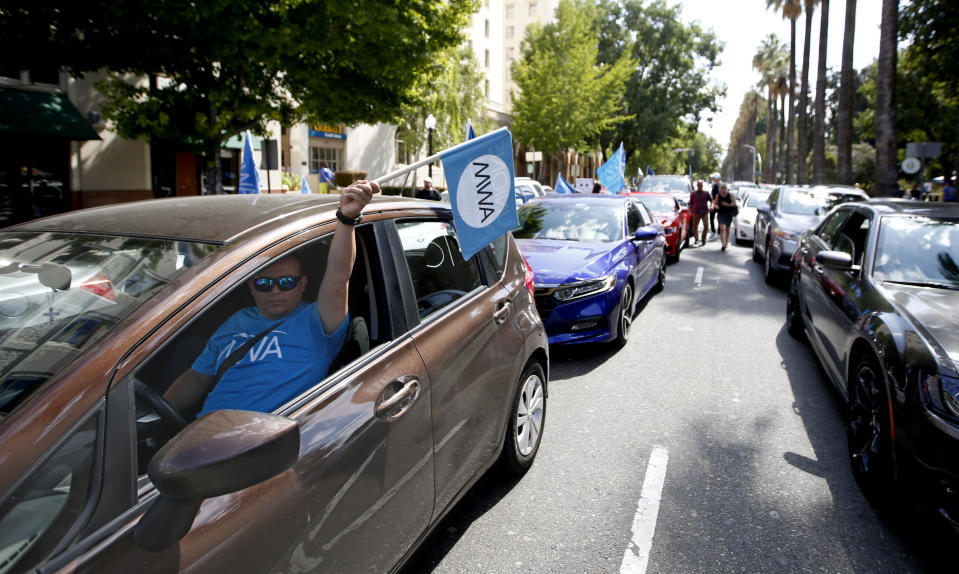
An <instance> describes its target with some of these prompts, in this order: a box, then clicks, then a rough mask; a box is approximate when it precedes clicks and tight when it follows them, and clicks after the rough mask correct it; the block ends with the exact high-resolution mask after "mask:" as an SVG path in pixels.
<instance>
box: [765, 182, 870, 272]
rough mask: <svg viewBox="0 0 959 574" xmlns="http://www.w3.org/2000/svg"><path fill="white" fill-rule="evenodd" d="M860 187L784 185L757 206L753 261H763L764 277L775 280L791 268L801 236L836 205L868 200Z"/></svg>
mask: <svg viewBox="0 0 959 574" xmlns="http://www.w3.org/2000/svg"><path fill="white" fill-rule="evenodd" d="M868 199H869V196H868V195H866V194H865V192H863V191H862V190H860V189H857V188H854V187H842V186H813V187H809V186H783V187H781V188H779V189H777V190H775V191H773V192H772V193H770V194H769V198H768V199H767V200H766V204H765V205H760V206H759V207H758V208H757V209H756V223H754V224H753V261H757V262H759V261H761V262H762V263H763V277H764V278H765V279H766V282H767V283H770V284H772V283H775V282H776V281H777V279H778V278H779V276H780V274H782V273H785V272H786V271H788V270H789V268H790V260H791V259H792V256H793V253H794V252H795V251H796V242H797V241H799V236H800V235H801V234H802V233H803V232H804V231H806V230H807V229H810V228H813V227H815V226H816V225H818V224H819V222H820V221H822V220H823V218H824V217H825V216H826V214H827V213H829V210H830V209H832V208H833V207H835V206H837V205H839V204H842V203H846V202H849V201H866V200H868Z"/></svg>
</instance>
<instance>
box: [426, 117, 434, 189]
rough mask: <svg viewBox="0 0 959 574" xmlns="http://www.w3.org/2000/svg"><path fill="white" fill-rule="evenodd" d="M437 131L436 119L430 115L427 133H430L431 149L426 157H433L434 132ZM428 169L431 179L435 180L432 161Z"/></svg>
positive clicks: (427, 122) (428, 137)
mask: <svg viewBox="0 0 959 574" xmlns="http://www.w3.org/2000/svg"><path fill="white" fill-rule="evenodd" d="M435 129H436V118H434V117H433V114H430V115H428V116H426V131H427V133H428V135H427V142H429V143H428V145H429V148H428V151H427V154H426V155H428V156H432V155H433V130H435ZM428 169H429V175H430V179H433V162H432V161H431V162H430V165H429V168H428Z"/></svg>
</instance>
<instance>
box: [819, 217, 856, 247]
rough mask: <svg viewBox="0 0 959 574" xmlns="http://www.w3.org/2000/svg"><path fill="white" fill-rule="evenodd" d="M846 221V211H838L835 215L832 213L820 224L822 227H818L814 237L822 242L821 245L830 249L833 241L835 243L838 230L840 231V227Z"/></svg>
mask: <svg viewBox="0 0 959 574" xmlns="http://www.w3.org/2000/svg"><path fill="white" fill-rule="evenodd" d="M847 219H849V210H848V209H844V210H839V211H837V212H836V213H833V214H832V215H831V216H829V217H828V218H827V219H826V220H825V221H823V222H822V225H820V226H819V230H818V231H816V235H818V236H819V237H820V238H821V239H822V240H823V243H825V244H826V245H828V246H830V247H832V246H833V245H834V244H833V241H835V238H836V234H837V233H838V232H839V230H840V229H842V226H843V224H844V223H846V220H847Z"/></svg>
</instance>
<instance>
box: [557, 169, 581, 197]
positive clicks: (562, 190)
mask: <svg viewBox="0 0 959 574" xmlns="http://www.w3.org/2000/svg"><path fill="white" fill-rule="evenodd" d="M553 191H555V192H556V193H559V194H567V193H578V192H577V191H576V189H575V188H574V187H573V186H571V185H570V184H569V182H568V181H566V178H565V177H563V174H559V177H557V178H556V189H554V190H553Z"/></svg>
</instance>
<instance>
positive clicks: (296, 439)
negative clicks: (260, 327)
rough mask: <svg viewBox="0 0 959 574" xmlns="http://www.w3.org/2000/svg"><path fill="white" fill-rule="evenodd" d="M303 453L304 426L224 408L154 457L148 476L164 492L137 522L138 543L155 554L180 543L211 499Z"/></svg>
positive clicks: (259, 478)
mask: <svg viewBox="0 0 959 574" xmlns="http://www.w3.org/2000/svg"><path fill="white" fill-rule="evenodd" d="M299 452H300V427H299V425H298V424H297V422H296V421H294V420H291V419H288V418H286V417H279V416H275V415H271V414H267V413H256V412H252V411H235V410H218V411H212V412H210V413H209V414H207V415H206V416H204V417H201V418H200V419H198V420H195V421H193V422H192V423H190V425H189V426H187V427H186V428H185V429H183V430H182V431H181V432H180V433H179V434H178V435H177V436H176V437H174V438H173V440H171V441H170V442H168V443H167V444H166V445H164V447H163V448H161V449H160V450H159V452H157V454H156V456H154V457H153V460H151V461H150V466H149V467H148V468H147V474H148V475H149V476H150V480H152V481H153V484H154V485H156V488H157V490H159V491H160V496H159V498H157V500H156V501H154V503H153V504H152V505H151V506H150V508H148V509H147V511H146V513H145V514H144V515H143V517H142V518H140V521H139V523H137V525H136V528H135V529H134V531H133V540H134V542H136V544H137V546H139V547H141V548H143V549H145V550H149V551H152V552H159V551H160V550H163V549H164V548H166V547H168V546H170V545H172V544H175V543H176V542H177V541H179V540H180V539H181V538H183V537H184V536H186V533H187V532H189V531H190V527H191V526H192V525H193V520H194V519H195V518H196V513H197V511H198V510H199V509H200V504H201V503H202V502H203V501H204V500H205V499H207V498H212V497H214V496H222V495H224V494H229V493H231V492H237V491H239V490H243V489H244V488H249V487H251V486H253V485H255V484H258V483H260V482H263V481H264V480H267V479H268V478H272V477H274V476H276V475H278V474H280V473H281V472H283V471H285V470H287V469H288V468H290V467H291V466H293V463H294V462H296V459H297V457H298V456H299Z"/></svg>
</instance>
